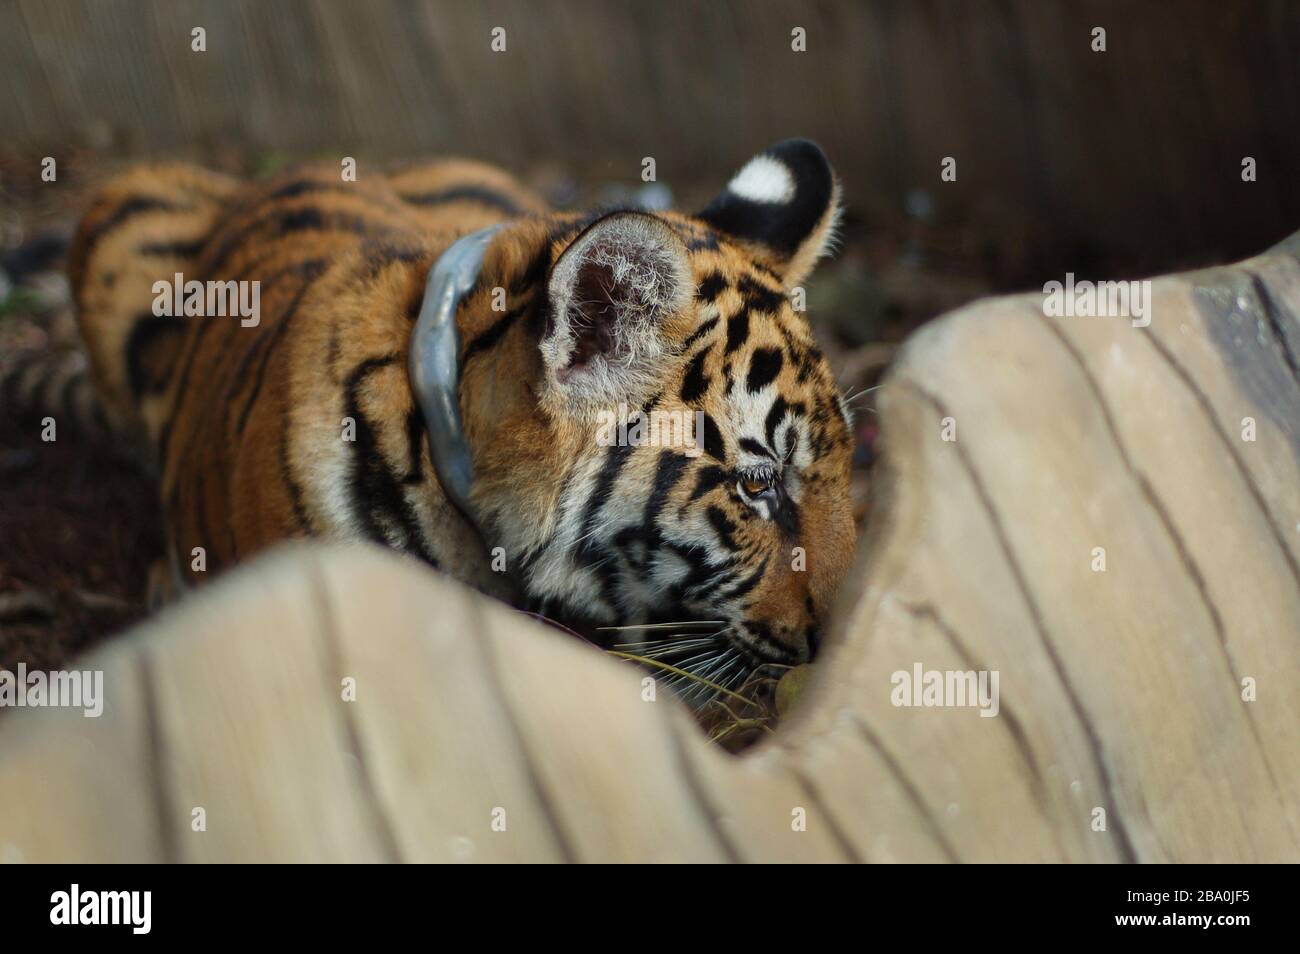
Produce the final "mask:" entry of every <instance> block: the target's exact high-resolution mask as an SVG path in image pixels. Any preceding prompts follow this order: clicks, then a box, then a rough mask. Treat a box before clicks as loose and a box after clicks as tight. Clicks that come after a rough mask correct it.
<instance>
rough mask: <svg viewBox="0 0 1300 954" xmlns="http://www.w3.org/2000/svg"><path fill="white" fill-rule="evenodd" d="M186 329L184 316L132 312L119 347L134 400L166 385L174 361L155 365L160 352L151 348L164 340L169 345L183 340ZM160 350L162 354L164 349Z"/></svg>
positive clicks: (163, 389)
mask: <svg viewBox="0 0 1300 954" xmlns="http://www.w3.org/2000/svg"><path fill="white" fill-rule="evenodd" d="M186 330H187V329H186V326H185V319H184V318H173V317H171V316H159V315H154V314H151V313H150V312H143V313H142V314H139V315H137V316H136V319H135V322H134V323H133V324H132V325H131V333H130V335H129V336H128V337H127V339H126V347H125V348H124V349H123V350H124V351H125V353H126V373H127V382H128V383H129V384H130V386H131V394H132V395H133V396H134V397H135V399H136V400H137V401H138V400H139V399H140V398H141V397H143V396H144V395H146V394H159V393H161V392H163V391H165V390H166V389H167V383H168V382H169V381H170V380H171V373H172V371H174V370H175V369H176V365H175V363H174V362H169V363H167V364H166V366H165V367H161V368H160V367H158V364H159V362H158V358H159V356H160V354H159V352H155V351H154V349H155V347H156V346H158V345H159V344H161V343H162V342H164V341H171V342H172V347H177V346H179V345H180V344H181V343H182V342H183V341H184V338H185V332H186ZM162 354H163V356H165V349H163V352H162Z"/></svg>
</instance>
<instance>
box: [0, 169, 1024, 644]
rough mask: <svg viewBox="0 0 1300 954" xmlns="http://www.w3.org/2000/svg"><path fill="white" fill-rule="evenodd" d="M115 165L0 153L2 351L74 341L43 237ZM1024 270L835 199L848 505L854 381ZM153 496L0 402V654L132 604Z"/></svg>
mask: <svg viewBox="0 0 1300 954" xmlns="http://www.w3.org/2000/svg"><path fill="white" fill-rule="evenodd" d="M205 158H206V160H207V161H208V162H209V164H214V165H216V166H218V167H221V168H224V169H226V170H227V171H233V172H241V173H245V174H250V175H257V174H263V173H266V172H269V171H272V170H274V169H275V168H277V167H279V166H281V165H284V164H285V162H286V160H285V159H284V157H266V156H261V157H246V156H242V155H240V154H238V153H237V152H235V151H231V152H230V153H228V154H222V155H220V156H218V157H217V160H216V161H215V162H214V161H213V158H212V156H211V154H209V155H207V156H206V157H205ZM119 165H121V163H120V162H116V161H108V160H106V159H104V158H103V157H100V156H96V155H95V154H93V153H76V154H73V155H71V156H69V157H67V158H64V159H61V160H60V165H59V168H58V180H57V182H56V183H42V182H41V181H40V177H39V169H40V157H38V156H30V155H26V156H20V155H14V154H5V153H0V354H2V353H7V352H10V351H14V350H24V349H31V348H35V349H49V348H52V349H69V348H76V347H77V346H78V342H77V336H76V330H75V325H74V322H73V320H72V315H71V309H70V305H69V301H68V295H67V287H66V282H65V281H64V280H63V278H62V272H61V269H62V264H63V263H62V260H61V256H60V255H58V254H57V249H58V247H59V245H60V244H61V242H62V241H63V240H65V239H66V237H67V236H68V235H69V234H70V233H71V231H72V229H73V227H74V226H75V223H76V220H77V216H78V214H79V211H80V209H81V207H82V205H83V203H84V201H85V197H86V195H87V194H88V192H89V191H90V189H91V188H92V187H93V184H94V182H95V181H96V180H98V179H100V178H102V177H103V176H105V175H107V174H109V172H110V171H111V170H112V169H114V168H115V167H117V166H119ZM527 178H529V179H530V180H532V182H533V183H534V184H535V185H537V186H538V187H539V188H541V189H543V190H544V191H545V192H546V193H547V194H548V195H550V196H551V197H552V199H553V200H554V201H556V202H557V204H560V205H565V204H578V205H581V204H585V203H587V202H590V201H599V202H611V201H613V202H618V201H629V200H635V199H637V198H641V197H639V196H638V195H636V193H633V192H631V191H629V190H627V189H625V188H622V187H620V186H618V185H616V184H605V185H601V184H595V185H589V186H587V187H585V188H583V187H579V186H577V185H576V184H575V183H574V182H573V181H572V180H570V179H569V178H567V177H566V176H565V175H564V174H563V173H562V172H557V171H556V170H554V169H542V168H539V169H537V170H533V171H531V172H530V173H529V174H528V175H527ZM699 196H707V193H704V192H702V191H701V190H695V189H690V188H686V189H683V190H682V191H681V194H680V195H672V194H671V193H666V192H665V191H664V190H662V189H661V190H659V191H658V193H657V195H656V196H655V197H656V198H658V199H661V200H662V199H664V198H667V197H672V198H676V199H679V200H680V201H678V202H676V203H675V204H676V205H678V206H679V207H693V205H692V203H693V202H694V201H697V197H699ZM34 242H35V244H33V243H34ZM34 251H35V252H36V253H40V254H37V255H36V259H37V260H36V261H34V260H33V252H34ZM42 255H45V256H47V260H43V261H41V260H39V259H40V258H41V256H42ZM34 264H35V265H36V266H37V267H36V268H35V271H32V267H33V265H34ZM19 273H24V274H22V275H21V277H15V276H17V275H18V274H19ZM1023 280H1024V276H1021V275H1018V274H1017V272H1016V263H1014V262H1006V261H997V260H995V259H992V258H990V256H989V254H988V253H987V250H986V249H984V248H983V247H982V246H981V244H980V243H979V241H978V239H977V237H976V236H975V235H974V233H968V232H962V231H954V230H951V229H948V230H944V229H940V228H938V227H935V226H933V225H932V224H930V223H929V222H928V220H927V214H926V199H925V197H924V196H923V195H917V196H913V197H911V200H909V203H908V208H907V209H903V210H897V211H890V210H885V211H884V212H883V213H882V212H881V211H880V210H873V211H872V212H871V213H870V214H865V213H862V212H859V211H857V210H852V209H851V210H849V215H848V216H847V217H846V221H845V226H844V231H843V242H842V246H841V248H840V250H839V251H838V253H837V254H836V256H835V257H834V258H833V259H831V260H829V261H827V262H824V263H823V264H822V265H821V266H820V268H819V269H818V271H817V273H816V274H815V276H814V278H813V279H812V280H811V281H810V282H809V286H808V310H809V314H810V316H811V318H812V320H813V323H814V325H815V327H816V331H817V335H818V339H819V341H820V342H821V343H822V346H823V348H824V350H825V351H826V353H827V356H828V358H829V359H830V361H831V363H832V367H833V368H834V369H835V371H836V373H837V375H838V376H839V379H840V383H841V385H842V386H843V387H844V389H845V392H846V394H851V395H857V396H855V397H853V399H852V402H851V403H852V404H853V406H854V407H855V410H856V412H857V430H858V439H859V446H858V449H857V452H856V455H855V466H856V468H857V473H858V476H857V484H856V487H855V491H856V497H857V500H858V504H859V516H860V517H861V516H862V515H863V514H865V511H866V505H867V501H868V497H869V494H868V490H869V488H868V484H867V474H868V469H869V466H870V464H871V461H872V456H873V449H874V445H875V442H876V438H877V435H876V429H875V416H874V413H873V411H872V407H871V405H872V399H873V397H874V395H873V394H872V393H871V392H870V390H868V389H870V388H871V387H872V386H874V385H875V384H876V383H877V381H878V379H879V377H880V374H881V373H882V371H883V369H884V367H885V366H886V364H887V362H888V360H889V357H890V356H891V354H892V353H893V350H894V348H895V346H896V344H897V343H898V342H899V341H901V340H902V339H903V338H904V337H905V336H906V335H907V334H908V333H909V332H910V331H911V330H913V329H914V328H916V327H917V326H918V325H919V324H921V323H922V322H924V321H926V320H928V319H930V318H932V317H934V316H935V315H937V314H939V313H941V312H943V311H946V310H949V309H951V308H954V307H957V306H959V305H961V304H964V303H966V302H968V301H971V300H973V299H975V298H977V297H980V296H981V295H984V294H988V293H991V292H993V291H998V290H1008V289H1010V288H1014V287H1016V284H1017V283H1018V282H1021V281H1023ZM859 392H863V393H859ZM155 501H156V494H155V489H154V484H153V479H152V477H151V475H150V474H148V473H146V472H144V471H143V470H142V469H141V468H140V467H138V466H137V465H135V464H133V463H131V462H130V461H128V460H124V459H123V458H122V457H121V456H119V455H118V454H116V453H115V452H114V449H113V448H110V447H105V446H97V445H95V444H94V443H92V442H88V441H86V440H81V439H78V438H77V437H76V436H75V435H73V436H64V435H60V439H59V440H57V441H55V442H53V443H46V442H43V441H42V440H41V438H40V433H39V428H38V427H35V426H32V425H30V424H29V425H26V426H19V424H17V423H16V422H14V421H13V420H11V419H9V417H8V416H7V415H6V413H5V408H4V407H3V406H0V667H6V668H8V667H12V666H13V665H14V664H16V663H17V662H20V661H22V662H26V663H27V665H28V666H29V667H38V668H42V669H46V668H55V667H59V666H62V665H64V664H65V663H66V662H67V661H68V660H69V659H70V658H72V657H73V656H75V655H76V654H78V653H80V652H82V651H84V650H86V649H88V648H90V647H92V646H94V645H95V644H97V643H99V642H100V641H102V640H103V639H105V638H106V637H108V636H110V635H112V634H114V633H117V632H120V631H122V630H123V629H125V628H127V627H129V626H130V625H131V624H133V623H135V622H136V621H138V620H140V619H141V618H143V617H144V616H145V615H146V606H145V590H146V580H147V575H148V569H149V566H150V564H151V563H152V562H153V561H154V560H155V559H157V558H158V556H159V555H160V553H161V540H162V532H161V523H162V517H161V514H160V512H159V509H158V506H157V504H156V502H155Z"/></svg>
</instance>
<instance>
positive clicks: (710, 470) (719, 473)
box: [686, 465, 731, 503]
mask: <svg viewBox="0 0 1300 954" xmlns="http://www.w3.org/2000/svg"><path fill="white" fill-rule="evenodd" d="M730 476H731V474H729V473H728V472H727V471H726V470H724V469H723V468H721V467H715V466H713V465H709V466H707V467H701V468H700V472H699V474H698V475H697V476H696V478H695V489H694V490H692V491H691V495H690V497H689V498H687V501H686V502H687V503H692V502H694V501H696V500H698V499H700V498H701V497H703V496H704V495H705V494H707V493H708V492H709V491H710V490H712V489H713V488H714V487H717V486H719V485H721V484H724V483H726V482H727V479H728V478H729V477H730Z"/></svg>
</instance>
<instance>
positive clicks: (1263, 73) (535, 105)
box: [0, 0, 1300, 665]
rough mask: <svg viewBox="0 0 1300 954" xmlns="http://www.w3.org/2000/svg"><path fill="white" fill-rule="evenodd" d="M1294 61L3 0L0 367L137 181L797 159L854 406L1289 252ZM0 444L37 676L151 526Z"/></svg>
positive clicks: (10, 645) (896, 6) (1249, 6)
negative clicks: (354, 170) (137, 177)
mask: <svg viewBox="0 0 1300 954" xmlns="http://www.w3.org/2000/svg"><path fill="white" fill-rule="evenodd" d="M196 28H201V29H202V31H203V45H204V49H203V50H202V51H197V50H195V48H194V46H195V38H194V31H195V29H196ZM1098 28H1100V29H1101V30H1104V37H1103V36H1102V35H1100V34H1098V33H1096V32H1095V31H1096V30H1097V29H1098ZM498 30H500V31H504V33H503V34H502V33H501V32H496V33H495V34H494V31H498ZM799 31H801V33H799V35H798V36H796V35H795V34H796V33H797V32H799ZM494 36H495V38H496V40H497V42H496V46H497V47H500V46H501V45H502V40H504V49H503V50H501V49H497V50H494V49H493V45H494V44H493V40H494ZM800 39H801V40H802V45H803V49H802V50H796V49H794V48H793V46H796V45H799V40H800ZM1103 43H1104V50H1101V49H1098V47H1099V46H1100V45H1102V44H1103ZM1298 51H1300V3H1298V2H1295V0H1177V2H1174V0H1169V2H1156V0H1146V2H1122V0H1070V2H1065V0H1059V2H1058V0H838V2H837V0H820V2H798V3H796V2H779V0H748V2H740V0H733V2H722V0H712V2H703V0H702V2H691V0H672V2H669V0H664V2H659V3H653V4H650V3H645V2H636V0H605V2H597V0H564V2H560V0H527V2H525V0H517V2H504V0H503V2H433V0H431V2H415V0H409V2H408V0H367V2H359V0H279V2H266V0H220V2H216V0H168V2H156V3H155V2H147V0H95V2H91V0H0V130H3V133H2V134H0V349H6V350H10V349H19V348H75V347H76V340H75V334H74V333H73V330H72V323H71V317H70V313H69V311H68V303H67V296H66V287H65V286H64V284H63V282H62V279H61V277H60V265H61V263H60V247H61V243H62V241H63V240H64V239H65V238H66V236H67V235H68V234H70V232H71V230H72V228H73V227H74V226H75V222H76V219H77V216H78V214H79V212H80V209H81V208H82V206H83V204H84V202H85V198H86V194H87V192H88V190H90V189H91V188H93V186H94V183H95V182H96V181H97V180H99V179H101V178H103V177H105V176H107V175H109V174H111V173H112V172H113V171H115V170H116V169H118V168H120V167H121V166H123V165H125V164H128V163H130V162H133V161H138V160H140V159H144V158H164V157H165V158H174V157H181V158H188V159H192V160H195V161H198V162H202V163H205V164H207V165H210V166H213V167H217V168H222V169H226V170H229V171H235V172H240V173H244V174H247V175H260V174H266V173H269V172H272V171H275V170H277V169H279V168H281V167H283V166H285V165H287V164H289V163H291V162H294V161H296V160H299V159H306V158H314V157H328V158H331V159H332V160H334V161H338V159H339V158H341V157H342V156H353V157H355V158H357V160H358V162H359V167H360V173H361V174H362V175H364V174H365V170H366V168H367V165H370V167H371V168H380V167H382V166H383V165H384V164H386V163H390V162H395V161H400V160H404V159H411V158H417V157H422V156H428V155H434V154H461V155H469V156H473V157H477V158H481V159H485V160H487V161H490V162H493V163H496V164H499V165H502V166H505V167H507V168H510V169H512V170H513V171H515V172H517V173H519V174H520V175H521V176H522V177H523V178H525V179H526V180H528V181H530V182H532V183H533V184H534V185H536V186H537V187H538V188H540V189H542V190H543V191H544V192H545V193H546V194H547V195H548V196H549V197H550V198H551V200H552V201H553V202H555V203H556V204H557V205H562V206H563V205H582V204H586V203H590V202H594V201H624V202H643V203H646V204H651V205H662V204H666V203H671V204H672V205H674V206H676V207H679V208H686V209H690V208H695V207H698V206H700V205H702V204H703V203H704V202H705V201H707V199H708V197H709V196H710V195H712V193H713V192H715V191H716V190H717V189H718V188H720V187H721V186H722V185H723V184H724V183H725V181H726V180H727V178H728V177H729V176H730V174H731V172H733V171H734V170H735V169H736V168H738V167H739V166H740V165H741V164H743V162H744V161H745V160H746V159H747V158H748V157H749V156H751V155H752V154H753V153H755V152H757V151H759V150H761V149H763V148H764V147H766V146H767V145H769V144H771V143H773V142H775V141H777V140H780V139H785V138H789V137H792V136H804V137H808V138H811V139H815V140H817V141H818V142H819V143H820V144H821V145H822V147H823V148H824V149H825V150H826V152H827V154H828V155H829V156H830V158H831V161H832V163H833V164H834V165H835V167H836V169H837V171H838V172H839V175H840V177H841V179H842V181H843V185H844V190H845V197H846V200H847V204H848V216H847V219H846V227H845V233H844V243H843V247H842V249H841V251H840V253H839V254H838V255H837V256H836V258H835V259H833V260H831V261H829V262H827V263H825V264H823V266H822V267H821V268H820V269H819V271H818V273H817V276H816V277H815V279H814V280H813V282H811V283H810V287H809V309H810V314H811V315H812V317H813V320H814V322H815V323H816V324H817V326H818V333H819V337H820V338H821V340H822V341H823V343H824V344H825V346H826V349H827V351H828V353H829V355H830V357H831V359H832V362H833V364H834V366H835V368H836V370H837V372H838V373H839V374H840V377H841V381H842V383H843V384H844V386H845V387H846V388H853V389H854V390H860V389H863V388H869V387H870V386H872V385H873V384H874V382H875V381H876V380H877V378H878V376H879V374H880V373H881V370H882V369H883V367H884V366H885V365H886V363H887V362H888V359H889V356H890V354H891V353H892V350H893V348H894V346H895V345H896V344H897V342H899V341H900V340H902V338H903V337H904V336H905V335H906V334H907V333H909V332H910V331H911V330H912V329H914V328H915V327H916V326H917V325H918V324H920V323H921V322H923V321H926V320H928V319H930V318H932V317H934V316H935V315H937V314H939V313H941V312H943V311H946V310H949V309H951V308H954V307H957V306H959V305H961V304H964V303H966V302H969V301H971V300H973V299H975V298H978V297H980V296H983V295H987V294H991V293H997V292H1005V291H1015V290H1023V289H1028V288H1037V287H1041V285H1042V283H1043V282H1044V281H1047V280H1051V279H1058V280H1059V279H1062V278H1063V277H1064V274H1065V272H1067V271H1072V272H1074V273H1075V274H1076V276H1078V277H1079V278H1131V277H1140V276H1143V275H1148V274H1152V273H1155V272H1160V271H1169V270H1173V269H1181V268H1190V267H1196V266H1199V265H1206V264H1213V263H1218V262H1224V261H1228V260H1231V259H1234V258H1239V257H1244V256H1247V255H1250V254H1253V253H1255V252H1258V251H1261V250H1263V249H1264V248H1266V247H1268V246H1269V245H1271V244H1273V243H1274V242H1276V241H1278V240H1280V239H1282V238H1283V237H1285V236H1286V235H1288V234H1290V233H1291V232H1293V231H1295V230H1296V229H1300V189H1297V187H1296V182H1295V178H1296V171H1297V163H1296V158H1297V156H1298V155H1300V58H1298V57H1297V52H1298ZM46 156H52V157H55V158H56V160H57V163H58V165H57V170H58V177H57V179H56V181H54V182H44V181H42V179H41V175H40V173H41V162H42V159H43V158H44V157H46ZM645 157H653V158H654V159H655V162H656V167H657V181H656V182H655V183H654V184H653V185H652V186H647V185H646V184H645V183H643V182H642V181H641V169H642V160H643V158H645ZM946 157H951V158H952V159H954V160H955V169H956V178H955V181H943V180H942V179H941V177H940V172H941V163H942V162H943V161H944V159H945V158H946ZM1247 158H1250V159H1252V160H1254V170H1255V174H1254V181H1243V176H1242V171H1243V160H1245V159H1247ZM860 408H861V410H862V413H861V414H860V415H859V420H860V433H859V437H860V447H859V455H858V463H859V465H860V468H861V472H862V480H863V483H864V488H863V494H864V495H865V480H866V474H867V467H868V466H869V464H870V460H871V456H872V448H873V442H874V440H875V433H874V427H873V419H872V415H871V413H870V400H869V395H868V398H867V399H865V400H864V401H862V402H861V403H860ZM3 417H4V415H3V410H2V409H0V664H7V663H11V662H12V661H13V659H15V658H24V659H26V660H28V662H29V664H33V665H36V664H49V665H54V664H56V663H57V662H58V661H59V660H61V659H63V658H66V656H67V654H69V653H71V652H74V651H76V650H77V649H79V648H81V647H83V646H85V645H87V644H88V643H89V642H92V641H93V640H95V639H97V638H99V636H101V635H102V634H103V633H105V632H108V631H112V630H114V629H117V628H120V627H121V626H123V625H125V624H127V623H129V622H131V621H132V620H134V619H136V618H138V617H139V616H140V615H141V614H142V613H143V604H142V601H141V599H142V594H143V588H144V575H145V568H146V567H147V565H148V563H149V561H150V560H152V559H153V556H154V555H155V554H156V549H157V540H158V529H157V526H158V520H159V516H158V514H157V512H156V508H155V507H154V506H153V503H152V501H153V492H152V488H151V487H150V485H149V478H148V476H147V475H144V474H141V473H140V472H139V471H138V470H137V469H135V468H134V466H133V465H131V464H129V463H128V462H125V461H122V460H119V459H118V458H116V457H115V456H113V454H112V453H111V451H109V450H105V449H101V448H93V447H88V446H85V445H84V444H80V445H79V444H76V443H72V444H69V443H67V442H64V443H61V444H59V445H44V444H41V443H40V442H39V439H37V438H36V437H35V436H34V433H33V432H32V431H31V430H30V429H23V428H21V427H18V426H17V425H15V424H13V423H12V422H9V421H6V420H3Z"/></svg>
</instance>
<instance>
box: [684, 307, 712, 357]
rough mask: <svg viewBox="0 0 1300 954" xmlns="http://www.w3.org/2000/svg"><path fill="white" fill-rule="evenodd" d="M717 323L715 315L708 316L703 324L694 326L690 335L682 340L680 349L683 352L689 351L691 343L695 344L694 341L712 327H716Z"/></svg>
mask: <svg viewBox="0 0 1300 954" xmlns="http://www.w3.org/2000/svg"><path fill="white" fill-rule="evenodd" d="M717 324H718V319H717V317H716V316H715V317H713V318H710V319H709V320H708V321H706V322H705V323H704V324H702V325H700V326H699V327H698V328H696V329H695V330H694V331H693V332H691V336H690V337H689V338H687V339H686V340H685V341H684V342H682V351H683V353H684V352H687V351H690V350H691V345H693V344H695V342H697V341H699V340H700V339H701V338H703V337H704V336H705V335H707V334H708V333H709V332H710V331H712V330H713V329H714V328H716V327H717Z"/></svg>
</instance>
